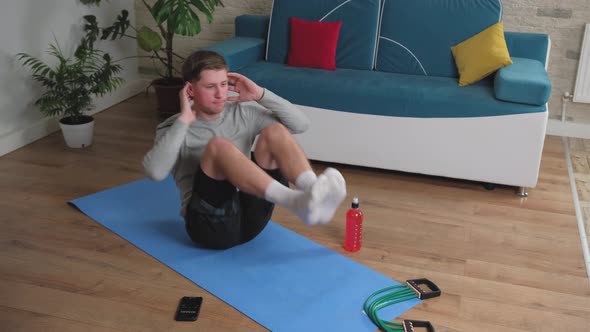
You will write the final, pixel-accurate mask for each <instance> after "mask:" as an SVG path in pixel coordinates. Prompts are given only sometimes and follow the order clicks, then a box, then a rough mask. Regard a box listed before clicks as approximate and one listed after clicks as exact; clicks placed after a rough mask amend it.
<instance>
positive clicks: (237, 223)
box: [143, 51, 346, 249]
mask: <svg viewBox="0 0 590 332" xmlns="http://www.w3.org/2000/svg"><path fill="white" fill-rule="evenodd" d="M182 74H183V76H184V80H185V82H186V84H185V86H184V87H183V89H182V90H181V91H180V94H179V97H180V107H181V109H180V113H179V114H176V115H174V116H172V117H170V118H168V119H167V120H165V121H164V122H163V123H161V124H160V125H159V126H158V127H157V131H156V141H155V144H154V146H153V148H152V149H151V150H150V151H149V152H148V153H147V154H146V155H145V157H144V161H143V165H144V168H145V171H146V173H147V174H148V176H149V177H150V178H152V179H154V180H163V179H164V178H166V176H167V175H168V173H169V172H172V174H173V176H174V179H175V181H176V184H177V186H178V189H179V191H180V195H181V201H182V208H181V212H180V213H181V215H183V216H184V219H185V222H186V229H187V232H188V234H189V235H190V237H191V239H193V241H195V242H196V243H198V244H199V245H201V246H202V247H206V248H215V249H225V248H230V247H233V246H235V245H238V244H241V243H244V242H247V241H249V240H251V239H253V238H254V237H256V235H258V234H259V233H260V232H261V231H262V230H263V229H264V227H265V226H266V225H267V223H268V220H269V219H270V216H271V214H272V211H273V208H274V204H278V205H280V206H283V207H285V208H287V209H288V210H290V211H291V212H293V213H294V214H295V215H297V217H299V218H300V219H301V220H303V222H305V223H306V224H308V225H315V224H325V223H328V222H329V221H330V220H331V219H332V217H333V216H334V212H335V211H336V209H337V208H338V206H339V205H340V203H341V202H342V200H343V199H344V197H345V196H346V183H345V180H344V178H343V177H342V175H341V174H340V172H338V171H337V170H336V169H333V168H328V169H326V171H325V172H324V173H322V174H321V175H319V176H316V174H315V173H314V172H313V170H312V168H311V166H310V164H309V161H308V160H307V157H306V156H305V154H304V152H303V151H302V150H301V148H300V146H299V145H298V144H297V142H296V141H295V139H294V138H293V136H292V135H291V134H292V133H301V132H303V131H305V130H306V129H307V128H308V126H309V120H308V118H307V117H306V116H305V114H303V113H302V112H301V111H300V110H299V109H298V108H297V107H295V106H294V105H293V104H291V103H290V102H288V101H287V100H285V99H283V98H281V97H279V96H277V95H275V94H274V93H272V92H271V91H269V90H268V89H263V88H262V87H260V86H258V85H257V84H256V83H254V82H253V81H251V80H250V79H248V78H246V77H245V76H243V75H240V74H238V73H228V72H227V65H226V63H225V60H224V59H223V57H222V56H220V55H219V54H217V53H215V52H211V51H198V52H196V53H194V54H192V55H191V56H190V57H189V58H188V59H187V60H186V62H185V63H184V65H183V68H182ZM228 91H233V92H235V93H237V96H232V97H229V96H228ZM191 104H192V105H191ZM257 135H259V137H258V140H257V143H256V147H255V149H254V153H253V157H251V149H252V146H253V143H254V140H255V138H256V136H257ZM287 181H289V182H291V183H293V184H295V187H296V189H291V188H289V186H288V182H287Z"/></svg>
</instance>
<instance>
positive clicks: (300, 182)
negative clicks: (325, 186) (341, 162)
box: [295, 170, 318, 192]
mask: <svg viewBox="0 0 590 332" xmlns="http://www.w3.org/2000/svg"><path fill="white" fill-rule="evenodd" d="M317 180H318V176H317V175H315V173H314V172H313V171H312V170H309V171H305V172H303V173H301V174H299V176H298V177H297V179H296V180H295V187H297V189H299V190H303V191H305V192H310V191H311V187H313V184H314V183H315V182H316V181H317Z"/></svg>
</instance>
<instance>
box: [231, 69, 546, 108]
mask: <svg viewBox="0 0 590 332" xmlns="http://www.w3.org/2000/svg"><path fill="white" fill-rule="evenodd" d="M239 72H240V73H242V74H243V75H246V76H247V77H249V78H250V79H252V80H253V81H254V82H256V83H258V84H259V85H260V86H263V87H265V88H268V89H270V90H271V91H273V92H275V93H277V94H278V95H280V96H282V97H284V98H286V99H287V100H289V101H291V102H292V103H295V104H299V105H305V106H312V107H318V108H324V109H330V110H338V111H345V112H353V113H363V114H375V115H386V116H400V117H415V118H453V117H480V116H497V115H508V114H521V113H533V112H544V111H545V110H546V108H545V105H541V106H537V105H526V104H520V103H508V102H504V101H501V100H498V99H496V98H495V97H494V88H493V86H492V85H493V80H492V79H485V80H482V81H480V82H477V83H475V84H472V85H469V86H466V87H463V88H459V87H457V80H456V79H455V78H449V77H424V76H417V75H407V74H395V73H386V72H376V71H369V70H355V69H342V68H337V69H336V70H335V71H331V72H326V71H325V70H320V69H313V68H297V67H288V66H284V65H282V64H278V63H273V62H266V61H259V62H257V63H255V64H252V65H249V66H246V67H244V68H242V69H240V70H239Z"/></svg>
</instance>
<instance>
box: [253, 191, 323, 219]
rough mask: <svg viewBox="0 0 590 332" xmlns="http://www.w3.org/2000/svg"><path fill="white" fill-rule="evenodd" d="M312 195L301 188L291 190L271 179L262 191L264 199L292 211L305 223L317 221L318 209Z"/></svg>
mask: <svg viewBox="0 0 590 332" xmlns="http://www.w3.org/2000/svg"><path fill="white" fill-rule="evenodd" d="M311 198H312V195H311V194H310V193H306V192H304V191H301V190H293V189H291V188H289V187H285V186H283V185H282V184H281V183H280V182H278V181H276V180H273V181H272V182H271V183H270V185H269V186H268V187H267V188H266V191H265V192H264V199H266V200H267V201H269V202H271V203H275V204H278V205H280V206H282V207H284V208H287V209H288V210H289V211H291V212H293V213H294V214H295V215H296V216H297V217H299V219H301V220H303V222H304V223H306V224H307V225H315V224H317V223H318V222H319V216H320V215H319V210H318V209H317V207H316V204H315V202H314V201H312V199H311Z"/></svg>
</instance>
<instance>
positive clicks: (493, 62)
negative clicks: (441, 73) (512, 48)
mask: <svg viewBox="0 0 590 332" xmlns="http://www.w3.org/2000/svg"><path fill="white" fill-rule="evenodd" d="M451 52H453V57H454V58H455V64H456V65H457V70H458V71H459V85H460V86H465V85H469V84H471V83H475V82H477V81H479V80H481V79H483V78H484V77H486V76H488V75H490V74H491V73H493V72H495V71H496V70H498V69H500V68H502V67H505V66H508V65H511V64H512V60H511V59H510V54H508V47H507V46H506V40H505V39H504V25H503V24H502V21H500V22H498V23H496V24H494V25H492V26H490V27H489V28H487V29H485V30H483V31H482V32H480V33H478V34H477V35H475V36H473V37H471V38H469V39H467V40H464V41H462V42H461V43H459V44H457V45H455V46H453V47H451Z"/></svg>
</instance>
